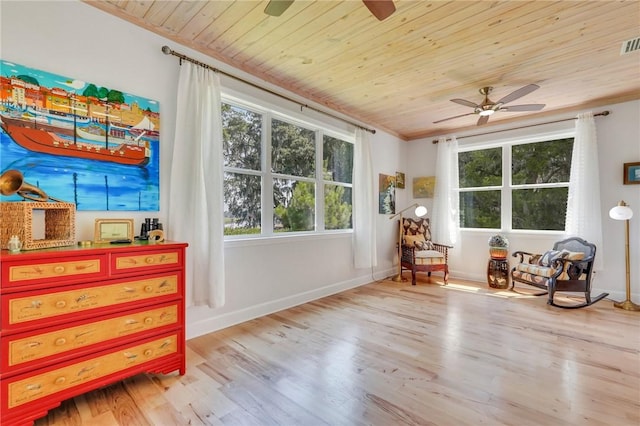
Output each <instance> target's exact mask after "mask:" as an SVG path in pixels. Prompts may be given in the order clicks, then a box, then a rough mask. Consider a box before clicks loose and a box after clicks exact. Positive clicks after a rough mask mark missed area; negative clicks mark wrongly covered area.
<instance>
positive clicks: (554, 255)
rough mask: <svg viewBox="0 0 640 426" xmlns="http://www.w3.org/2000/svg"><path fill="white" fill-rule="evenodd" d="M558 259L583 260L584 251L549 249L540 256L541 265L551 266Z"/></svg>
mask: <svg viewBox="0 0 640 426" xmlns="http://www.w3.org/2000/svg"><path fill="white" fill-rule="evenodd" d="M556 259H566V260H582V259H584V253H582V252H579V251H569V250H566V249H562V250H547V251H546V252H545V253H544V254H543V255H542V257H541V258H540V261H539V263H538V264H539V265H541V266H551V265H552V264H553V261H554V260H556Z"/></svg>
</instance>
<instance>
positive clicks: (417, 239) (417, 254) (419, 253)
mask: <svg viewBox="0 0 640 426" xmlns="http://www.w3.org/2000/svg"><path fill="white" fill-rule="evenodd" d="M400 226H401V227H402V229H401V231H402V259H401V261H400V262H401V269H402V268H404V269H408V270H410V271H411V284H412V285H416V272H426V273H427V275H428V276H431V272H434V271H443V272H444V283H445V285H446V284H447V283H448V281H449V265H448V264H447V262H448V258H449V249H450V248H451V246H447V245H444V244H438V243H434V242H432V241H431V227H430V222H429V219H428V218H422V219H417V220H414V219H411V218H402V223H401V224H400Z"/></svg>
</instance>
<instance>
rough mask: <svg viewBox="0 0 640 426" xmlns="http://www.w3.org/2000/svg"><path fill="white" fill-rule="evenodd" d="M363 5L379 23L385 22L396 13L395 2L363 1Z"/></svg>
mask: <svg viewBox="0 0 640 426" xmlns="http://www.w3.org/2000/svg"><path fill="white" fill-rule="evenodd" d="M362 3H364V5H365V6H367V9H369V12H371V13H372V14H373V16H375V17H376V18H378V20H379V21H384V20H385V19H387V18H388V17H389V16H391V15H393V12H395V11H396V6H395V5H394V4H393V0H362Z"/></svg>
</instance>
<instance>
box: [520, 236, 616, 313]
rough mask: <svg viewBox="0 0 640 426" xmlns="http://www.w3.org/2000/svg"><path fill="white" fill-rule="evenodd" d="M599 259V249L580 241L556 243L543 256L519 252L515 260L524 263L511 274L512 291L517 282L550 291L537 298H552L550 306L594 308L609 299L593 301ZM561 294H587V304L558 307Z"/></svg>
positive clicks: (601, 296)
mask: <svg viewBox="0 0 640 426" xmlns="http://www.w3.org/2000/svg"><path fill="white" fill-rule="evenodd" d="M595 256H596V246H595V245H594V244H591V243H589V242H587V241H585V240H583V239H582V238H577V237H573V238H568V239H566V240H562V241H558V242H556V243H555V244H554V245H553V249H552V250H549V251H547V252H546V253H544V254H542V255H540V254H532V253H527V252H525V251H516V252H515V253H513V257H519V258H520V263H518V264H517V265H516V266H515V267H514V268H513V269H512V270H511V289H512V290H513V288H514V287H515V284H516V282H519V283H523V284H527V285H530V286H534V287H538V288H541V289H544V290H546V291H544V292H542V293H538V294H536V296H542V295H544V294H548V295H549V298H548V301H547V303H548V304H549V305H552V306H557V307H559V308H566V309H574V308H583V307H585V306H589V305H592V304H594V303H596V302H597V301H599V300H601V299H603V298H605V297H607V296H608V295H609V294H608V293H602V294H600V295H598V296H597V297H596V298H593V299H592V298H591V277H592V273H593V261H594V259H595ZM558 291H562V292H581V293H584V302H583V303H578V304H572V305H563V304H558V303H556V302H555V300H554V296H555V293H556V292H558Z"/></svg>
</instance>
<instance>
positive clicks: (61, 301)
mask: <svg viewBox="0 0 640 426" xmlns="http://www.w3.org/2000/svg"><path fill="white" fill-rule="evenodd" d="M65 306H67V302H65V301H64V300H58V301H57V302H56V308H64V307H65Z"/></svg>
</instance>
